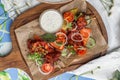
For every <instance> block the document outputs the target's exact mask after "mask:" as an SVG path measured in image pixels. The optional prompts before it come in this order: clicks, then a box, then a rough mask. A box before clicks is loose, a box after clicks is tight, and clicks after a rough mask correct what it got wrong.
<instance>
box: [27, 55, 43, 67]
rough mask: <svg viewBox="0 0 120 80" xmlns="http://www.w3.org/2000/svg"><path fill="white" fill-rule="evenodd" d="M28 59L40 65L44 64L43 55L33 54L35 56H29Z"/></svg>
mask: <svg viewBox="0 0 120 80" xmlns="http://www.w3.org/2000/svg"><path fill="white" fill-rule="evenodd" d="M27 57H28V59H30V60H33V61H37V63H38V64H39V65H42V64H43V58H42V54H38V53H33V54H28V55H27Z"/></svg>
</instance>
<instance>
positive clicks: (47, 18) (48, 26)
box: [40, 9, 63, 33]
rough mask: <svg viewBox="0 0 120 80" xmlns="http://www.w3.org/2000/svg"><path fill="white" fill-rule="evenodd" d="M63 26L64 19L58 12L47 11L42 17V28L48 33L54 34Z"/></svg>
mask: <svg viewBox="0 0 120 80" xmlns="http://www.w3.org/2000/svg"><path fill="white" fill-rule="evenodd" d="M62 24H63V18H62V16H61V14H60V13H59V12H58V11H56V10H53V9H50V10H47V11H45V12H43V14H42V15H41V16H40V25H41V28H42V29H43V30H44V31H46V32H49V33H54V32H56V31H58V30H59V29H60V28H61V26H62Z"/></svg>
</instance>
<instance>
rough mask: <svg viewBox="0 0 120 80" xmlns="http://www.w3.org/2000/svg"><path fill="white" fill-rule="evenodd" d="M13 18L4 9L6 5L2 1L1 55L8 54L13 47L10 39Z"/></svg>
mask: <svg viewBox="0 0 120 80" xmlns="http://www.w3.org/2000/svg"><path fill="white" fill-rule="evenodd" d="M11 24H12V20H11V19H10V17H9V16H8V13H7V12H6V11H5V9H4V5H3V4H2V3H1V1H0V56H4V55H6V54H8V53H9V52H10V51H11V49H12V44H11V39H10V26H11Z"/></svg>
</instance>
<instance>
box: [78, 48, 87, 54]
mask: <svg viewBox="0 0 120 80" xmlns="http://www.w3.org/2000/svg"><path fill="white" fill-rule="evenodd" d="M86 52H87V49H86V48H84V49H78V50H77V54H78V55H84V54H86Z"/></svg>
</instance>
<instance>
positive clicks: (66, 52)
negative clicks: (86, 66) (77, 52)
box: [61, 49, 68, 57]
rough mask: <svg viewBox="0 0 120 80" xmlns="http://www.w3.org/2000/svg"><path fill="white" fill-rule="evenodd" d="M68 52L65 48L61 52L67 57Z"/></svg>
mask: <svg viewBox="0 0 120 80" xmlns="http://www.w3.org/2000/svg"><path fill="white" fill-rule="evenodd" d="M67 54H68V50H67V49H63V50H62V52H61V56H63V57H65V56H67Z"/></svg>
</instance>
